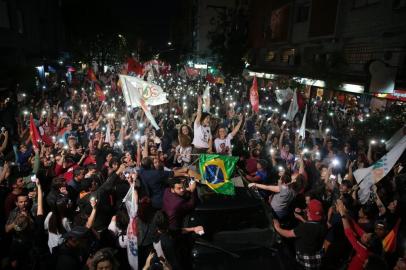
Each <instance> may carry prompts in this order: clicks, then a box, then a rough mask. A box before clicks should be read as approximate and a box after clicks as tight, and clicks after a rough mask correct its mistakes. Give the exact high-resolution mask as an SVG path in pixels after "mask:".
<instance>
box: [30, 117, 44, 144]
mask: <svg viewBox="0 0 406 270" xmlns="http://www.w3.org/2000/svg"><path fill="white" fill-rule="evenodd" d="M30 135H31V142H32V145H33V146H34V148H39V147H38V142H39V141H41V136H40V135H39V132H38V129H37V127H36V126H35V122H34V118H33V117H32V114H31V115H30Z"/></svg>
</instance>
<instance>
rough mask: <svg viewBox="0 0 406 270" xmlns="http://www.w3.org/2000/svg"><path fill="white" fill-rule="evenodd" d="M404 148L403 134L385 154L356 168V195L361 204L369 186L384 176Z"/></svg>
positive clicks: (366, 198) (405, 143)
mask: <svg viewBox="0 0 406 270" xmlns="http://www.w3.org/2000/svg"><path fill="white" fill-rule="evenodd" d="M405 148H406V136H404V137H403V138H402V139H401V140H400V141H399V142H398V143H397V144H396V145H395V146H394V147H393V148H392V150H390V151H389V152H388V153H387V154H386V155H384V156H383V157H381V158H380V159H379V160H378V161H377V162H375V163H374V164H373V165H372V166H369V167H368V168H363V169H358V170H356V171H355V172H354V177H355V180H357V183H358V184H359V188H360V189H359V191H358V197H359V198H360V201H361V203H362V204H364V203H366V202H367V201H368V199H369V195H370V192H371V187H372V186H373V185H374V184H376V183H378V182H379V181H380V180H381V179H382V178H384V177H385V176H386V175H387V174H388V173H389V171H390V170H391V169H392V168H393V166H394V165H395V163H396V161H397V160H398V159H399V157H400V156H401V155H402V153H403V151H404V150H405Z"/></svg>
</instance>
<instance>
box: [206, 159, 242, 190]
mask: <svg viewBox="0 0 406 270" xmlns="http://www.w3.org/2000/svg"><path fill="white" fill-rule="evenodd" d="M237 161H238V157H230V156H222V155H216V154H201V155H200V157H199V168H200V174H201V176H202V179H204V180H205V181H206V184H207V185H208V186H209V187H210V188H211V189H212V190H214V191H215V192H216V193H220V194H225V195H234V194H235V190H234V184H233V182H231V181H230V179H231V176H232V174H233V172H234V169H235V165H236V164H237Z"/></svg>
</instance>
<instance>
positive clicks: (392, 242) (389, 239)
mask: <svg viewBox="0 0 406 270" xmlns="http://www.w3.org/2000/svg"><path fill="white" fill-rule="evenodd" d="M399 225H400V219H398V221H397V222H396V225H395V226H394V227H393V229H392V230H391V231H390V232H389V233H388V234H387V235H386V236H385V238H384V239H383V240H382V246H383V249H384V250H385V252H387V253H392V252H395V251H396V242H397V241H396V239H397V238H398V231H399Z"/></svg>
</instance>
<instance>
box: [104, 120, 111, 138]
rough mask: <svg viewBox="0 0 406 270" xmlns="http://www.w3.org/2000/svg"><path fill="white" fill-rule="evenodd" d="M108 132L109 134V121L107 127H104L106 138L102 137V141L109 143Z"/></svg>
mask: <svg viewBox="0 0 406 270" xmlns="http://www.w3.org/2000/svg"><path fill="white" fill-rule="evenodd" d="M110 134H111V127H110V123H108V124H107V128H106V138H104V142H106V143H110Z"/></svg>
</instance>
